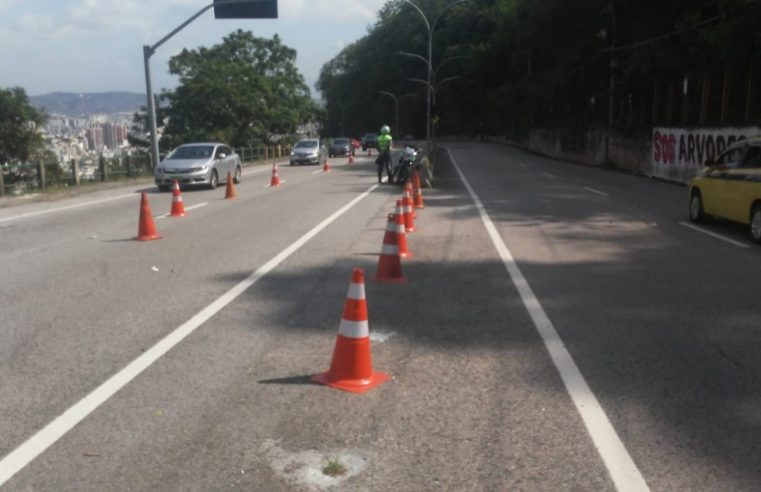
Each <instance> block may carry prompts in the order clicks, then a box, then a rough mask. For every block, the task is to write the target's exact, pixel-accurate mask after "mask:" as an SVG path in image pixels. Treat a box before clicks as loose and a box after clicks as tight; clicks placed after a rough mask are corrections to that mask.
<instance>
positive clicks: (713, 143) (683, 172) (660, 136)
mask: <svg viewBox="0 0 761 492" xmlns="http://www.w3.org/2000/svg"><path fill="white" fill-rule="evenodd" d="M755 136H761V128H759V127H755V126H753V127H741V128H666V127H656V128H653V139H652V148H653V152H652V161H651V164H650V174H651V176H655V177H659V178H665V179H669V180H674V181H682V182H687V181H689V180H690V178H691V177H692V176H694V175H695V173H696V172H697V171H698V170H699V169H700V168H702V167H703V165H704V164H705V162H706V160H707V159H714V158H715V157H716V156H718V155H719V154H720V153H721V152H722V151H723V150H724V149H726V148H727V147H729V146H730V145H732V144H733V143H735V142H737V141H740V140H745V139H747V138H750V137H755Z"/></svg>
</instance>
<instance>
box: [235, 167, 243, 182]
mask: <svg viewBox="0 0 761 492" xmlns="http://www.w3.org/2000/svg"><path fill="white" fill-rule="evenodd" d="M242 174H243V173H242V172H241V170H240V166H237V167H236V168H235V177H234V178H233V183H235V184H238V183H240V178H241V175H242Z"/></svg>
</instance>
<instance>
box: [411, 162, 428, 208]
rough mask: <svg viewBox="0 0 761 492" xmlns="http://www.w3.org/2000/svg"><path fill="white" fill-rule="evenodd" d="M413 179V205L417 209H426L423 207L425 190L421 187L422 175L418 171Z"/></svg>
mask: <svg viewBox="0 0 761 492" xmlns="http://www.w3.org/2000/svg"><path fill="white" fill-rule="evenodd" d="M412 177H413V181H414V182H415V183H414V184H415V193H414V194H413V195H412V204H413V205H414V206H415V208H425V205H423V190H422V188H421V187H420V174H419V173H418V172H417V169H416V170H415V173H414V174H413V175H412Z"/></svg>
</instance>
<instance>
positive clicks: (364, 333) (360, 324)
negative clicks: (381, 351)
mask: <svg viewBox="0 0 761 492" xmlns="http://www.w3.org/2000/svg"><path fill="white" fill-rule="evenodd" d="M338 334H339V335H341V336H342V337H346V338H367V337H369V336H370V326H369V325H368V324H367V321H349V320H345V319H342V320H341V324H340V326H339V327H338Z"/></svg>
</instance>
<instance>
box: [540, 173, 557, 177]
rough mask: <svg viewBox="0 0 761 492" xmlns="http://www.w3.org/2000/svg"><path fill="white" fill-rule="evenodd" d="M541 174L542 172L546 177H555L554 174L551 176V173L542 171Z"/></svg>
mask: <svg viewBox="0 0 761 492" xmlns="http://www.w3.org/2000/svg"><path fill="white" fill-rule="evenodd" d="M542 174H543V175H544V176H546V177H548V178H554V177H555V176H553V175H552V174H550V173H542Z"/></svg>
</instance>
